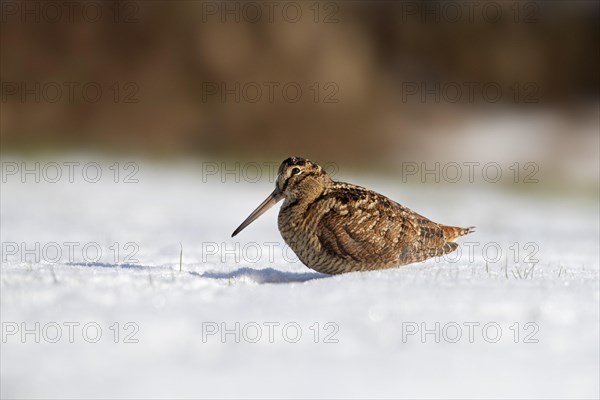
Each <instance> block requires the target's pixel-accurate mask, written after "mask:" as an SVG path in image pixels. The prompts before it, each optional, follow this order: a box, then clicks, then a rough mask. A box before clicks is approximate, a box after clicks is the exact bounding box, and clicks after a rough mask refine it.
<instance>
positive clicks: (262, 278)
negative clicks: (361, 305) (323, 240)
mask: <svg viewBox="0 0 600 400" xmlns="http://www.w3.org/2000/svg"><path fill="white" fill-rule="evenodd" d="M190 274H191V275H194V276H198V277H200V278H210V279H219V280H227V281H228V280H230V279H241V278H247V279H250V280H252V281H254V282H257V283H295V282H300V283H302V282H307V281H312V280H315V279H323V278H328V277H329V276H330V275H326V274H321V273H318V272H285V271H279V270H276V269H273V268H264V269H252V268H248V267H244V268H239V269H236V270H235V271H230V272H218V271H207V272H203V273H198V272H190Z"/></svg>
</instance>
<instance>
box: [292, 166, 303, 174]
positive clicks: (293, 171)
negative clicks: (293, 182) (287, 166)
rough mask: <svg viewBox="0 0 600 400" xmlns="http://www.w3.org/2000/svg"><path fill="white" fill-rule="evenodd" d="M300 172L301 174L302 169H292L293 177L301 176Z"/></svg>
mask: <svg viewBox="0 0 600 400" xmlns="http://www.w3.org/2000/svg"><path fill="white" fill-rule="evenodd" d="M300 172H301V171H300V168H298V167H294V168H293V169H292V175H298V174H300Z"/></svg>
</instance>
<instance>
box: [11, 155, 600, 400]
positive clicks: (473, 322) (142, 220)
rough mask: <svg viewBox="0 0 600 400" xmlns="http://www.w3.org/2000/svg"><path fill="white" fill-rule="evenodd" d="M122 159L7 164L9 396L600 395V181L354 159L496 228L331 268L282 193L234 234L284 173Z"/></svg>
mask: <svg viewBox="0 0 600 400" xmlns="http://www.w3.org/2000/svg"><path fill="white" fill-rule="evenodd" d="M13 161H15V162H17V164H16V165H18V166H19V168H20V167H21V164H20V163H21V161H20V160H12V161H11V159H8V162H13ZM65 161H66V160H61V161H59V164H60V165H62V163H63V162H65ZM68 161H73V160H70V159H69V160H68ZM3 162H7V159H4V160H3ZM113 163H114V161H111V162H102V163H100V169H101V171H102V177H101V178H100V179H99V181H98V182H97V183H90V182H87V181H86V179H88V180H90V178H94V176H95V173H94V168H89V169H88V170H87V174H88V175H86V176H85V179H84V177H83V176H82V166H83V165H84V164H85V161H80V165H79V166H77V165H74V166H73V169H74V174H73V179H72V180H73V182H69V177H68V176H66V174H67V172H68V168H67V167H65V166H64V165H63V166H62V174H63V176H62V178H61V179H59V180H58V182H57V183H51V182H48V179H47V178H50V180H52V179H54V177H55V173H54V171H52V170H51V168H52V166H50V167H47V170H46V171H45V173H46V176H41V179H40V183H36V182H35V176H34V175H27V176H26V177H25V178H26V179H25V181H26V182H25V183H22V182H21V177H20V175H19V173H17V174H15V175H12V172H11V174H7V172H10V171H12V170H11V169H10V168H12V166H14V165H13V164H10V165H8V164H6V165H3V174H5V175H6V176H3V178H6V179H5V182H3V183H2V194H1V196H2V197H1V201H2V204H1V221H2V227H1V234H2V270H1V281H0V284H1V286H0V287H1V310H0V311H1V320H2V343H1V346H2V347H1V350H2V351H1V395H2V398H107V397H116V398H160V397H176V398H197V397H209V398H219V397H229V398H230V397H248V398H298V397H321V398H322V397H327V398H363V397H381V398H431V397H443V398H524V397H527V398H598V397H599V395H600V390H599V378H598V377H599V375H600V371H599V352H600V349H599V321H600V316H599V303H600V296H599V267H598V265H599V225H598V224H599V217H600V216H599V212H598V201H597V199H588V198H585V197H583V196H575V195H571V194H569V193H559V194H556V193H553V194H552V193H551V194H548V193H545V192H535V191H534V192H530V191H526V192H524V191H519V190H511V188H508V189H507V188H506V187H505V186H503V185H495V184H485V183H484V184H478V185H469V184H456V185H443V186H441V187H440V186H435V185H406V184H402V182H401V180H400V179H392V178H382V177H379V178H377V179H375V178H373V177H369V176H367V175H356V176H353V175H349V174H344V173H343V171H340V172H339V173H338V174H337V178H339V179H343V180H348V181H351V182H353V183H356V184H360V185H362V186H367V187H369V188H371V189H374V190H377V191H379V192H381V193H383V194H385V195H387V196H389V197H391V198H392V199H394V200H396V201H398V202H400V203H401V204H404V205H406V206H408V207H410V208H412V209H413V210H415V211H417V212H419V213H421V214H423V215H425V216H427V217H429V218H431V219H432V220H434V221H436V222H442V223H446V224H451V225H460V226H469V225H475V226H477V231H476V233H474V234H472V235H469V236H468V237H465V238H462V239H461V240H460V242H461V244H463V246H462V247H461V249H462V252H461V253H460V254H454V255H452V257H449V258H448V259H441V260H429V261H427V262H424V263H419V264H414V265H409V266H406V267H402V268H397V269H392V270H387V271H374V272H368V273H351V274H345V275H341V276H333V277H330V276H326V275H322V274H319V273H316V272H314V271H312V270H310V269H308V268H306V267H304V266H303V265H302V264H301V263H300V262H299V261H297V260H296V259H295V257H294V255H293V253H292V252H291V251H290V250H289V249H287V248H286V247H284V246H283V245H284V243H283V240H282V239H281V237H280V235H279V232H278V230H277V224H276V215H277V210H278V207H276V208H274V209H272V210H270V211H269V212H268V213H267V214H266V215H265V216H263V217H262V218H260V219H259V220H258V221H256V222H255V223H254V224H252V225H251V226H249V227H248V228H247V229H246V230H245V231H243V232H242V233H241V234H240V235H238V236H236V238H235V240H234V239H231V238H230V235H231V232H232V231H233V230H234V229H235V228H236V227H237V226H238V225H239V223H240V222H241V221H242V220H243V219H244V218H245V217H246V216H247V215H248V214H249V213H250V211H252V210H253V209H254V208H255V207H256V206H257V205H258V204H259V203H260V202H261V201H262V200H263V199H264V198H265V197H266V196H267V195H268V194H269V193H270V192H271V190H272V187H273V183H272V182H269V181H270V180H271V179H268V178H270V177H263V179H261V180H260V181H259V182H256V183H254V182H247V181H244V179H239V182H236V180H238V179H237V177H236V176H235V174H232V175H227V176H225V177H224V179H222V178H221V176H220V174H216V175H212V174H211V175H210V176H207V174H206V170H204V173H203V168H202V165H201V164H200V163H185V162H182V163H178V164H160V163H139V164H135V165H134V166H132V165H130V164H126V161H119V165H118V166H114V165H113ZM43 165H47V164H44V162H42V166H43ZM27 166H28V167H30V168H31V167H33V163H32V162H30V161H28V162H27ZM136 166H137V167H139V169H136V168H137V167H136ZM7 168H8V170H7ZM115 170H118V171H119V175H118V177H117V176H115ZM240 178H243V177H240ZM92 180H93V179H92ZM115 180H116V181H117V183H115ZM125 180H130V181H133V182H129V183H126V182H124V181H125ZM135 180H137V181H138V182H137V183H136V182H135ZM467 242H468V244H467V245H466V247H465V243H467ZM180 243H181V247H180ZM181 249H182V251H181ZM469 249H471V251H469ZM484 249H485V250H484ZM497 250H500V252H501V254H497V253H496V251H497ZM98 251H100V252H101V255H100V254H99V253H98ZM180 253H181V259H182V262H181V264H180ZM180 268H181V270H180Z"/></svg>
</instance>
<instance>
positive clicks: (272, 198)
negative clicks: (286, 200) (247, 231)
mask: <svg viewBox="0 0 600 400" xmlns="http://www.w3.org/2000/svg"><path fill="white" fill-rule="evenodd" d="M283 197H284V196H283V193H281V191H280V190H279V189H278V188H275V190H273V193H271V194H270V195H269V197H267V198H266V199H265V201H263V202H262V203H260V205H259V206H258V207H256V210H254V211H252V214H250V215H249V216H248V218H246V219H245V220H244V222H242V224H241V225H240V226H238V228H237V229H236V230H235V231H233V233H232V234H231V237H234V236H235V235H237V234H238V233H240V232H241V231H242V230H243V229H244V228H245V227H247V226H248V225H250V224H251V223H252V222H254V220H255V219H257V218H258V217H260V216H261V215H263V214H264V213H265V212H267V210H268V209H269V208H271V207H273V206H274V205H275V204H277V202H278V201H279V200H281V199H283Z"/></svg>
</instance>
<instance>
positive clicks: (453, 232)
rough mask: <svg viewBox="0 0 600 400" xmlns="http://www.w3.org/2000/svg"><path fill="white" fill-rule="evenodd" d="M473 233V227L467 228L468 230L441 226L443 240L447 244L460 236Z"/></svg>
mask: <svg viewBox="0 0 600 400" xmlns="http://www.w3.org/2000/svg"><path fill="white" fill-rule="evenodd" d="M474 231H475V227H474V226H469V227H468V228H460V227H458V226H448V225H442V232H443V234H444V238H445V239H446V241H448V242H452V241H454V240H456V239H457V238H459V237H460V236H464V235H468V234H469V233H471V232H474Z"/></svg>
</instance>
